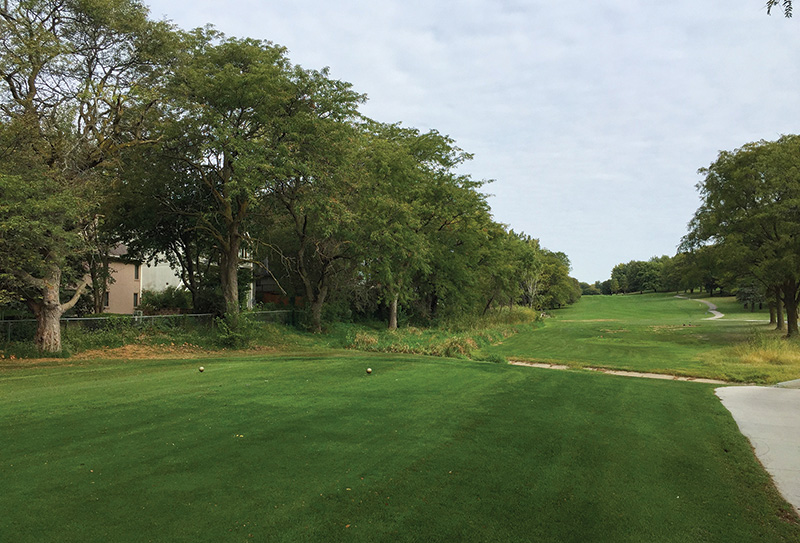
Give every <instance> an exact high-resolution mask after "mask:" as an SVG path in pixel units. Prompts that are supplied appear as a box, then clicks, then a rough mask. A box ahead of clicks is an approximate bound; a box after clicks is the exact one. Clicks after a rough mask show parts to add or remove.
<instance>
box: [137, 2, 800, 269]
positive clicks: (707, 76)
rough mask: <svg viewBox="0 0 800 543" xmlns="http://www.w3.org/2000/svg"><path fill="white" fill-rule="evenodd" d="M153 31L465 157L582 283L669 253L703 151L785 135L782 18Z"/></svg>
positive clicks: (209, 9)
mask: <svg viewBox="0 0 800 543" xmlns="http://www.w3.org/2000/svg"><path fill="white" fill-rule="evenodd" d="M150 4H151V6H153V9H152V11H153V13H154V15H155V16H157V17H158V16H161V15H166V16H168V17H169V18H172V19H173V20H174V21H175V22H176V23H178V24H179V25H180V26H183V27H193V26H200V25H203V24H205V23H208V22H212V23H214V24H215V25H216V26H217V27H218V28H220V29H221V30H223V31H224V32H226V33H227V34H229V35H236V36H250V37H255V38H262V39H268V40H271V41H274V42H276V43H279V44H281V45H284V46H286V47H288V48H289V50H290V58H291V59H292V61H293V62H296V63H299V64H302V65H303V66H305V67H308V68H320V67H322V66H330V67H331V71H332V75H333V77H336V78H339V79H343V80H346V81H350V82H351V83H353V84H354V86H355V88H356V90H357V91H359V92H364V93H366V94H367V95H368V96H369V97H370V101H369V103H368V104H366V105H365V107H364V112H365V113H366V114H367V115H369V116H371V117H373V118H375V119H377V120H380V121H385V122H396V121H402V122H403V123H404V124H406V125H410V126H415V127H418V128H420V129H423V130H424V129H429V128H436V129H438V130H439V131H441V132H443V133H445V134H449V135H451V136H452V137H454V138H455V139H456V141H457V143H458V144H459V145H460V146H461V147H463V148H464V149H465V150H467V151H469V152H472V153H474V154H475V159H474V160H473V161H472V162H471V163H470V164H468V165H467V166H466V170H465V171H467V172H469V173H472V174H473V176H474V177H476V178H486V179H496V180H497V181H496V182H495V183H493V184H491V185H489V186H488V187H487V190H488V191H489V192H491V193H493V194H495V196H494V197H492V198H491V199H490V202H491V204H492V209H493V212H494V215H495V217H496V219H497V220H499V221H501V222H504V223H508V224H510V225H511V226H513V227H514V228H515V230H517V231H520V230H522V231H525V232H526V233H528V234H530V235H533V236H535V237H539V238H540V239H541V240H542V243H543V244H544V245H545V246H547V247H549V248H551V249H553V250H560V251H564V252H566V253H567V254H568V255H569V256H570V259H571V260H572V262H573V268H574V273H575V275H576V276H577V277H578V278H579V279H581V280H584V281H594V280H595V279H604V278H607V277H608V276H609V274H610V271H611V268H612V267H613V266H614V265H615V264H617V263H619V262H627V261H629V260H632V259H646V258H649V257H650V256H653V255H656V254H664V253H666V254H673V253H674V250H675V247H676V245H677V244H678V243H679V242H680V237H681V236H682V235H683V234H684V232H685V228H686V223H687V222H688V221H689V219H690V218H691V216H692V214H693V213H694V211H695V209H696V207H697V205H698V202H699V201H698V198H697V194H696V192H695V188H694V186H695V184H696V182H697V181H698V179H699V177H698V175H697V173H696V172H697V169H698V168H700V167H703V166H707V165H708V164H709V163H710V162H712V161H713V160H714V159H715V158H716V155H717V152H718V151H719V150H720V149H733V148H736V147H739V146H741V145H742V144H744V143H746V142H748V141H753V140H757V139H761V138H766V139H774V138H777V137H778V136H779V135H780V134H782V133H791V132H796V131H797V130H798V123H797V120H798V119H799V118H800V101H799V100H797V93H798V89H800V66H799V65H798V64H797V62H796V60H795V57H796V55H797V52H798V51H800V33H798V31H797V26H796V25H797V24H798V23H797V21H794V20H786V19H783V18H781V17H776V16H774V15H773V16H772V17H768V16H767V15H766V13H765V10H764V8H763V5H762V4H763V2H761V1H760V0H753V1H752V2H751V1H748V2H739V3H731V2H727V1H725V0H710V1H707V2H701V3H698V2H696V1H695V0H691V1H690V0H676V1H674V2H646V3H636V2H630V1H628V0H600V1H597V2H591V3H575V2H571V3H569V2H545V1H541V0H531V1H523V0H467V1H459V2H455V1H444V0H443V1H439V2H432V1H430V0H426V1H421V0H409V1H403V2H401V1H399V0H376V1H367V0H343V1H340V2H324V1H322V0H300V1H297V2H283V3H280V2H270V3H264V2H260V1H257V0H230V1H229V2H225V3H221V2H217V1H212V0H197V1H192V2H191V3H189V2H188V1H186V0H170V1H169V2H167V1H166V0H158V1H156V2H150Z"/></svg>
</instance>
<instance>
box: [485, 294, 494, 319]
mask: <svg viewBox="0 0 800 543" xmlns="http://www.w3.org/2000/svg"><path fill="white" fill-rule="evenodd" d="M494 297H495V294H492V296H491V297H490V298H489V301H488V302H486V307H484V308H483V315H486V313H487V312H488V311H489V308H491V307H492V302H494Z"/></svg>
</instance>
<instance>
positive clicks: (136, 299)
mask: <svg viewBox="0 0 800 543" xmlns="http://www.w3.org/2000/svg"><path fill="white" fill-rule="evenodd" d="M133 307H139V293H138V292H134V293H133Z"/></svg>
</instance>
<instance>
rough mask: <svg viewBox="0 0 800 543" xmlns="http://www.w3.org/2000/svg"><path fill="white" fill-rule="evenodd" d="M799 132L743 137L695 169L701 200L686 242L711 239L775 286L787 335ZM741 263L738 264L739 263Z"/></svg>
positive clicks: (798, 245)
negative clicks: (770, 139) (767, 138)
mask: <svg viewBox="0 0 800 543" xmlns="http://www.w3.org/2000/svg"><path fill="white" fill-rule="evenodd" d="M798 157H800V137H798V136H783V137H781V138H780V139H779V140H777V141H775V142H767V141H759V142H755V143H749V144H746V145H744V146H743V147H741V148H739V149H737V150H735V151H732V152H731V151H723V152H721V153H720V154H719V157H718V158H717V160H716V161H715V162H714V163H712V164H711V165H710V166H709V167H708V168H703V169H701V170H700V172H701V173H702V174H703V175H704V179H703V180H702V181H701V182H700V183H699V184H698V189H699V191H700V193H701V197H702V201H703V202H702V205H701V206H700V208H699V209H698V210H697V212H696V213H695V216H694V218H693V219H692V221H691V223H690V232H689V234H687V236H686V237H685V238H684V245H686V246H702V245H703V244H707V243H713V244H714V247H717V248H719V249H718V250H721V251H727V252H729V253H731V252H737V253H740V254H741V253H742V252H743V254H744V255H746V258H743V257H740V258H739V260H740V262H741V261H742V260H744V261H746V264H747V266H748V269H749V271H750V273H751V274H752V275H753V276H754V277H756V278H758V279H759V280H760V281H761V282H762V284H764V285H775V286H778V287H779V289H780V292H781V300H782V302H783V304H784V306H785V308H786V313H787V330H788V335H789V336H794V335H797V333H798V325H797V318H798V314H797V311H798V310H797V307H798V301H800V221H799V220H798V218H797V217H798V210H800V159H798ZM740 265H741V264H740Z"/></svg>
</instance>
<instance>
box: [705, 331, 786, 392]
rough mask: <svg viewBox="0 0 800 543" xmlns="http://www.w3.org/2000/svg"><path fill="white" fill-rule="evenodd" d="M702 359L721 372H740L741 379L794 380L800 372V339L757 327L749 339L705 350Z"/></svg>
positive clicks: (757, 381)
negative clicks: (706, 351) (709, 350)
mask: <svg viewBox="0 0 800 543" xmlns="http://www.w3.org/2000/svg"><path fill="white" fill-rule="evenodd" d="M702 359H703V361H704V362H705V363H706V364H707V365H708V366H709V367H711V368H715V369H716V370H718V371H720V372H721V373H724V374H729V375H730V374H735V375H739V376H741V378H740V380H742V381H748V382H755V383H762V382H766V383H775V382H780V381H788V380H793V379H797V377H798V375H800V339H797V338H787V337H786V336H785V335H784V332H780V331H775V330H772V331H766V330H757V329H756V330H753V331H752V334H751V336H750V338H749V339H748V340H747V341H744V342H741V343H738V344H736V345H731V346H729V347H723V348H722V349H718V350H715V351H711V352H708V353H705V354H704V355H702Z"/></svg>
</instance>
